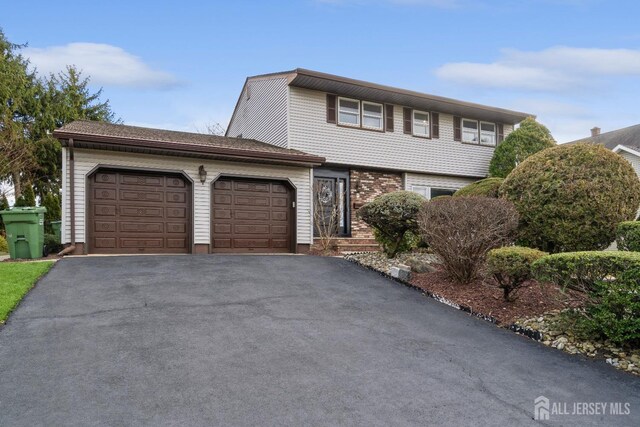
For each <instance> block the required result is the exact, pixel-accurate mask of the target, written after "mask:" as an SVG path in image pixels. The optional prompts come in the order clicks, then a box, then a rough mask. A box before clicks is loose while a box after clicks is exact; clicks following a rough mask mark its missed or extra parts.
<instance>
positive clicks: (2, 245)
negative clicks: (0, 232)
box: [0, 236, 9, 253]
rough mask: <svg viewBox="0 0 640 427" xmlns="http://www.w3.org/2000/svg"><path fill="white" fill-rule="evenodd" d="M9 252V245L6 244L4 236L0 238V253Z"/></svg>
mask: <svg viewBox="0 0 640 427" xmlns="http://www.w3.org/2000/svg"><path fill="white" fill-rule="evenodd" d="M7 252H9V245H8V244H7V239H5V238H4V236H0V253H7Z"/></svg>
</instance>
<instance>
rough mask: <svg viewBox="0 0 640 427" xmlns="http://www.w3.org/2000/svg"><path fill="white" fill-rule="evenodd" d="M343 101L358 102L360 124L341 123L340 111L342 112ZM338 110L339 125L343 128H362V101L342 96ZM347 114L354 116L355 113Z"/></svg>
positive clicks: (339, 98) (339, 99)
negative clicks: (341, 103) (341, 102)
mask: <svg viewBox="0 0 640 427" xmlns="http://www.w3.org/2000/svg"><path fill="white" fill-rule="evenodd" d="M342 100H344V101H351V102H357V103H358V114H357V116H356V117H357V118H358V123H349V122H341V121H340V111H341V107H340V101H342ZM337 110H338V111H337V112H336V113H337V116H338V117H336V118H337V119H338V124H339V125H341V126H350V127H354V128H359V127H360V124H361V123H362V119H361V117H360V116H361V114H362V105H361V101H360V100H359V99H353V98H344V97H342V96H339V97H338V109H337ZM345 114H351V115H352V114H353V113H352V112H351V111H349V112H345Z"/></svg>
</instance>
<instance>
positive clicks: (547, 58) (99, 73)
mask: <svg viewBox="0 0 640 427" xmlns="http://www.w3.org/2000/svg"><path fill="white" fill-rule="evenodd" d="M3 3H4V5H3V7H2V13H1V14H0V27H2V28H3V30H4V32H5V34H6V35H7V36H8V38H9V39H10V40H11V41H13V42H15V43H27V42H28V44H29V47H28V48H27V49H26V50H25V51H24V54H25V56H28V57H30V58H31V60H32V62H33V64H34V65H36V66H37V68H38V69H39V70H40V71H41V72H51V71H56V70H59V69H61V68H63V67H64V65H65V64H66V63H73V64H75V65H77V66H78V67H80V68H81V69H83V70H84V71H85V73H87V74H90V75H91V76H92V81H93V84H94V86H95V87H96V88H99V87H103V88H104V95H105V97H107V98H109V99H110V101H111V104H112V106H113V109H114V110H115V112H116V113H117V114H118V116H120V117H121V118H122V119H123V120H124V122H125V123H127V124H135V125H143V126H153V127H162V128H169V129H179V130H190V131H198V130H204V129H205V127H206V126H207V124H211V123H215V122H219V123H221V124H222V125H223V126H226V124H227V123H228V120H229V118H230V115H231V112H232V110H233V107H234V105H235V102H236V99H237V97H238V95H239V92H240V90H241V88H242V84H243V82H244V79H245V77H246V76H250V75H256V74H262V73H269V72H275V71H283V70H288V69H293V68H296V67H303V68H310V69H314V70H318V71H323V72H327V73H332V74H338V75H342V76H346V77H352V78H357V79H362V80H368V81H372V82H376V83H381V84H387V85H391V86H398V87H402V88H407V89H412V90H417V91H423V92H427V93H432V94H437V95H441V96H448V97H452V98H457V99H462V100H465V101H472V102H479V103H484V104H489V105H493V106H499V107H505V108H513V109H516V110H520V111H526V112H530V113H533V114H536V115H537V116H538V119H539V120H540V121H541V122H542V123H544V124H546V125H547V126H548V127H549V128H550V129H551V131H552V133H553V134H554V136H555V137H556V139H557V140H558V141H559V142H565V141H568V140H572V139H576V138H579V137H582V136H587V135H588V133H589V129H590V128H591V127H593V126H600V127H601V128H602V129H603V131H607V130H613V129H617V128H620V127H625V126H630V125H633V124H637V123H639V122H640V114H638V113H639V111H640V108H639V105H640V26H639V25H638V17H640V2H636V1H618V2H616V1H605V0H529V1H527V0H494V1H490V0H478V1H468V0H300V1H242V0H237V1H233V2H228V1H224V2H223V1H220V2H217V1H207V2H205V1H190V0H182V1H180V2H177V1H161V0H155V1H146V0H137V1H132V0H129V1H118V0H111V1H109V2H86V1H75V0H72V1H65V2H64V5H61V3H59V2H50V1H32V2H29V7H25V5H24V4H20V3H19V2H3Z"/></svg>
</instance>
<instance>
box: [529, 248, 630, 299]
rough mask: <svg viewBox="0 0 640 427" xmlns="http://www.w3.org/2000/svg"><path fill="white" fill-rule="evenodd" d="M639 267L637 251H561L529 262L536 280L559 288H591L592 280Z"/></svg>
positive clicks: (608, 277) (606, 277)
mask: <svg viewBox="0 0 640 427" xmlns="http://www.w3.org/2000/svg"><path fill="white" fill-rule="evenodd" d="M632 268H640V253H636V252H616V251H592V252H565V253H561V254H553V255H548V256H545V257H542V258H541V259H539V260H538V261H536V262H534V263H533V274H534V277H535V278H536V280H538V281H541V282H552V283H555V284H557V285H559V286H561V287H563V288H565V287H568V288H571V289H576V290H579V291H589V290H592V289H593V287H594V285H595V283H596V282H598V281H603V280H605V279H613V278H617V277H618V276H620V275H622V273H624V272H625V271H627V270H630V269H632Z"/></svg>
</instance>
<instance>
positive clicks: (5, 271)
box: [0, 261, 53, 324]
mask: <svg viewBox="0 0 640 427" xmlns="http://www.w3.org/2000/svg"><path fill="white" fill-rule="evenodd" d="M52 265H53V261H40V262H3V263H0V324H3V323H4V322H5V321H6V320H7V317H9V314H10V313H11V312H12V311H13V309H14V308H16V306H17V305H18V303H19V302H20V300H21V299H22V298H23V297H24V296H25V295H26V294H27V292H29V290H30V289H31V288H33V285H35V283H36V282H37V281H38V279H39V278H40V277H42V275H43V274H45V273H46V272H47V271H49V269H50V268H51V266H52Z"/></svg>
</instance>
